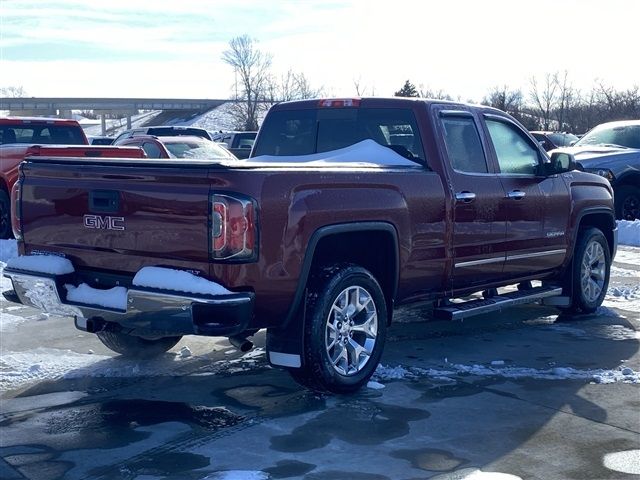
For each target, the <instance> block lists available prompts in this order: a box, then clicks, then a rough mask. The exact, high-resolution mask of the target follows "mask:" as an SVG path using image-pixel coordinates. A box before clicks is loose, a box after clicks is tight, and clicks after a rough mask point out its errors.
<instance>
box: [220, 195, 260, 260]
mask: <svg viewBox="0 0 640 480" xmlns="http://www.w3.org/2000/svg"><path fill="white" fill-rule="evenodd" d="M256 242H257V222H256V205H255V201H254V200H253V199H251V198H248V197H242V196H236V195H233V196H232V195H222V194H214V195H212V196H211V256H212V257H213V259H214V260H239V261H250V260H253V259H255V258H256V256H257V245H256Z"/></svg>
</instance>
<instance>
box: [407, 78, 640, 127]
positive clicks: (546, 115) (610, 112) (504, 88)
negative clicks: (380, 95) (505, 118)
mask: <svg viewBox="0 0 640 480" xmlns="http://www.w3.org/2000/svg"><path fill="white" fill-rule="evenodd" d="M395 95H396V96H403V97H425V98H438V99H444V100H453V98H452V97H451V96H450V95H448V94H447V93H446V92H443V91H436V92H434V91H430V90H424V89H423V88H422V86H421V87H420V88H416V86H415V85H413V84H412V83H411V82H410V81H409V80H407V81H406V82H405V84H404V85H403V86H402V88H401V89H400V90H398V91H397V92H395ZM481 103H483V104H484V105H489V106H492V107H495V108H499V109H500V110H504V111H505V112H508V113H509V114H511V115H512V116H514V117H515V118H517V119H518V120H519V121H520V122H521V123H522V124H523V125H524V126H525V127H527V128H528V129H530V130H539V129H542V130H557V131H565V132H572V133H584V132H586V131H587V130H589V129H590V128H592V127H594V126H595V125H598V124H600V123H604V122H610V121H614V120H630V119H638V118H640V87H639V86H637V85H636V86H634V87H632V88H629V89H626V90H618V89H615V88H613V87H611V86H609V85H606V84H604V83H602V82H597V83H596V84H595V85H594V86H593V87H592V88H591V90H589V91H586V92H584V91H581V90H578V89H577V88H575V87H574V86H573V84H572V82H571V80H570V78H569V75H568V73H567V72H566V71H565V72H555V73H548V74H546V75H544V76H542V77H537V76H532V77H531V78H530V80H529V88H528V89H527V90H526V91H523V90H522V89H516V88H511V87H509V86H508V85H501V86H495V87H493V88H492V89H491V90H490V91H489V93H488V94H487V95H486V96H485V97H484V98H483V99H482V102H481Z"/></svg>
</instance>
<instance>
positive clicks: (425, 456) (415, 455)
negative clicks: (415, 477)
mask: <svg viewBox="0 0 640 480" xmlns="http://www.w3.org/2000/svg"><path fill="white" fill-rule="evenodd" d="M391 456H392V457H394V458H400V459H402V460H408V461H409V462H411V465H412V466H413V468H419V469H421V470H432V471H434V472H450V471H452V470H455V469H457V468H460V467H461V466H462V465H464V464H466V463H469V460H467V459H465V458H458V457H456V456H455V455H453V454H452V453H451V452H447V451H446V450H438V449H434V448H424V449H418V450H396V451H395V452H391Z"/></svg>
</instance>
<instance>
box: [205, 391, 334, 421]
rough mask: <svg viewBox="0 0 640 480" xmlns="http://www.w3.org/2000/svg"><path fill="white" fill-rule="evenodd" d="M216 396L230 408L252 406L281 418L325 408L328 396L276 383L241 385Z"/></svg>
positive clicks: (215, 393)
mask: <svg viewBox="0 0 640 480" xmlns="http://www.w3.org/2000/svg"><path fill="white" fill-rule="evenodd" d="M214 396H215V397H216V398H220V400H221V401H222V403H224V404H225V405H228V406H230V407H232V408H233V407H237V408H239V409H249V410H251V411H256V412H258V413H259V414H260V415H261V416H269V417H280V416H283V415H287V416H289V415H297V414H298V413H303V412H310V411H315V410H319V409H323V408H324V407H325V406H326V401H325V397H324V396H323V395H319V394H317V393H314V392H310V391H307V390H301V389H300V388H299V387H295V388H287V387H282V386H276V385H270V384H266V385H241V386H237V387H232V388H227V389H224V390H222V391H221V392H214Z"/></svg>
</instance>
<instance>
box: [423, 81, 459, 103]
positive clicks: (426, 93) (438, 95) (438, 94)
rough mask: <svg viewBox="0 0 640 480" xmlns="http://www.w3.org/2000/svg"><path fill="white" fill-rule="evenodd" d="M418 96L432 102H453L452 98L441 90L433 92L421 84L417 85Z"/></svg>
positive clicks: (433, 90)
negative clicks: (429, 99)
mask: <svg viewBox="0 0 640 480" xmlns="http://www.w3.org/2000/svg"><path fill="white" fill-rule="evenodd" d="M418 96H419V97H420V98H432V99H434V100H453V97H452V96H451V95H449V94H448V93H447V92H445V91H444V90H442V89H439V90H435V89H432V88H430V87H426V88H425V86H424V85H423V84H422V83H421V84H420V85H418Z"/></svg>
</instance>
